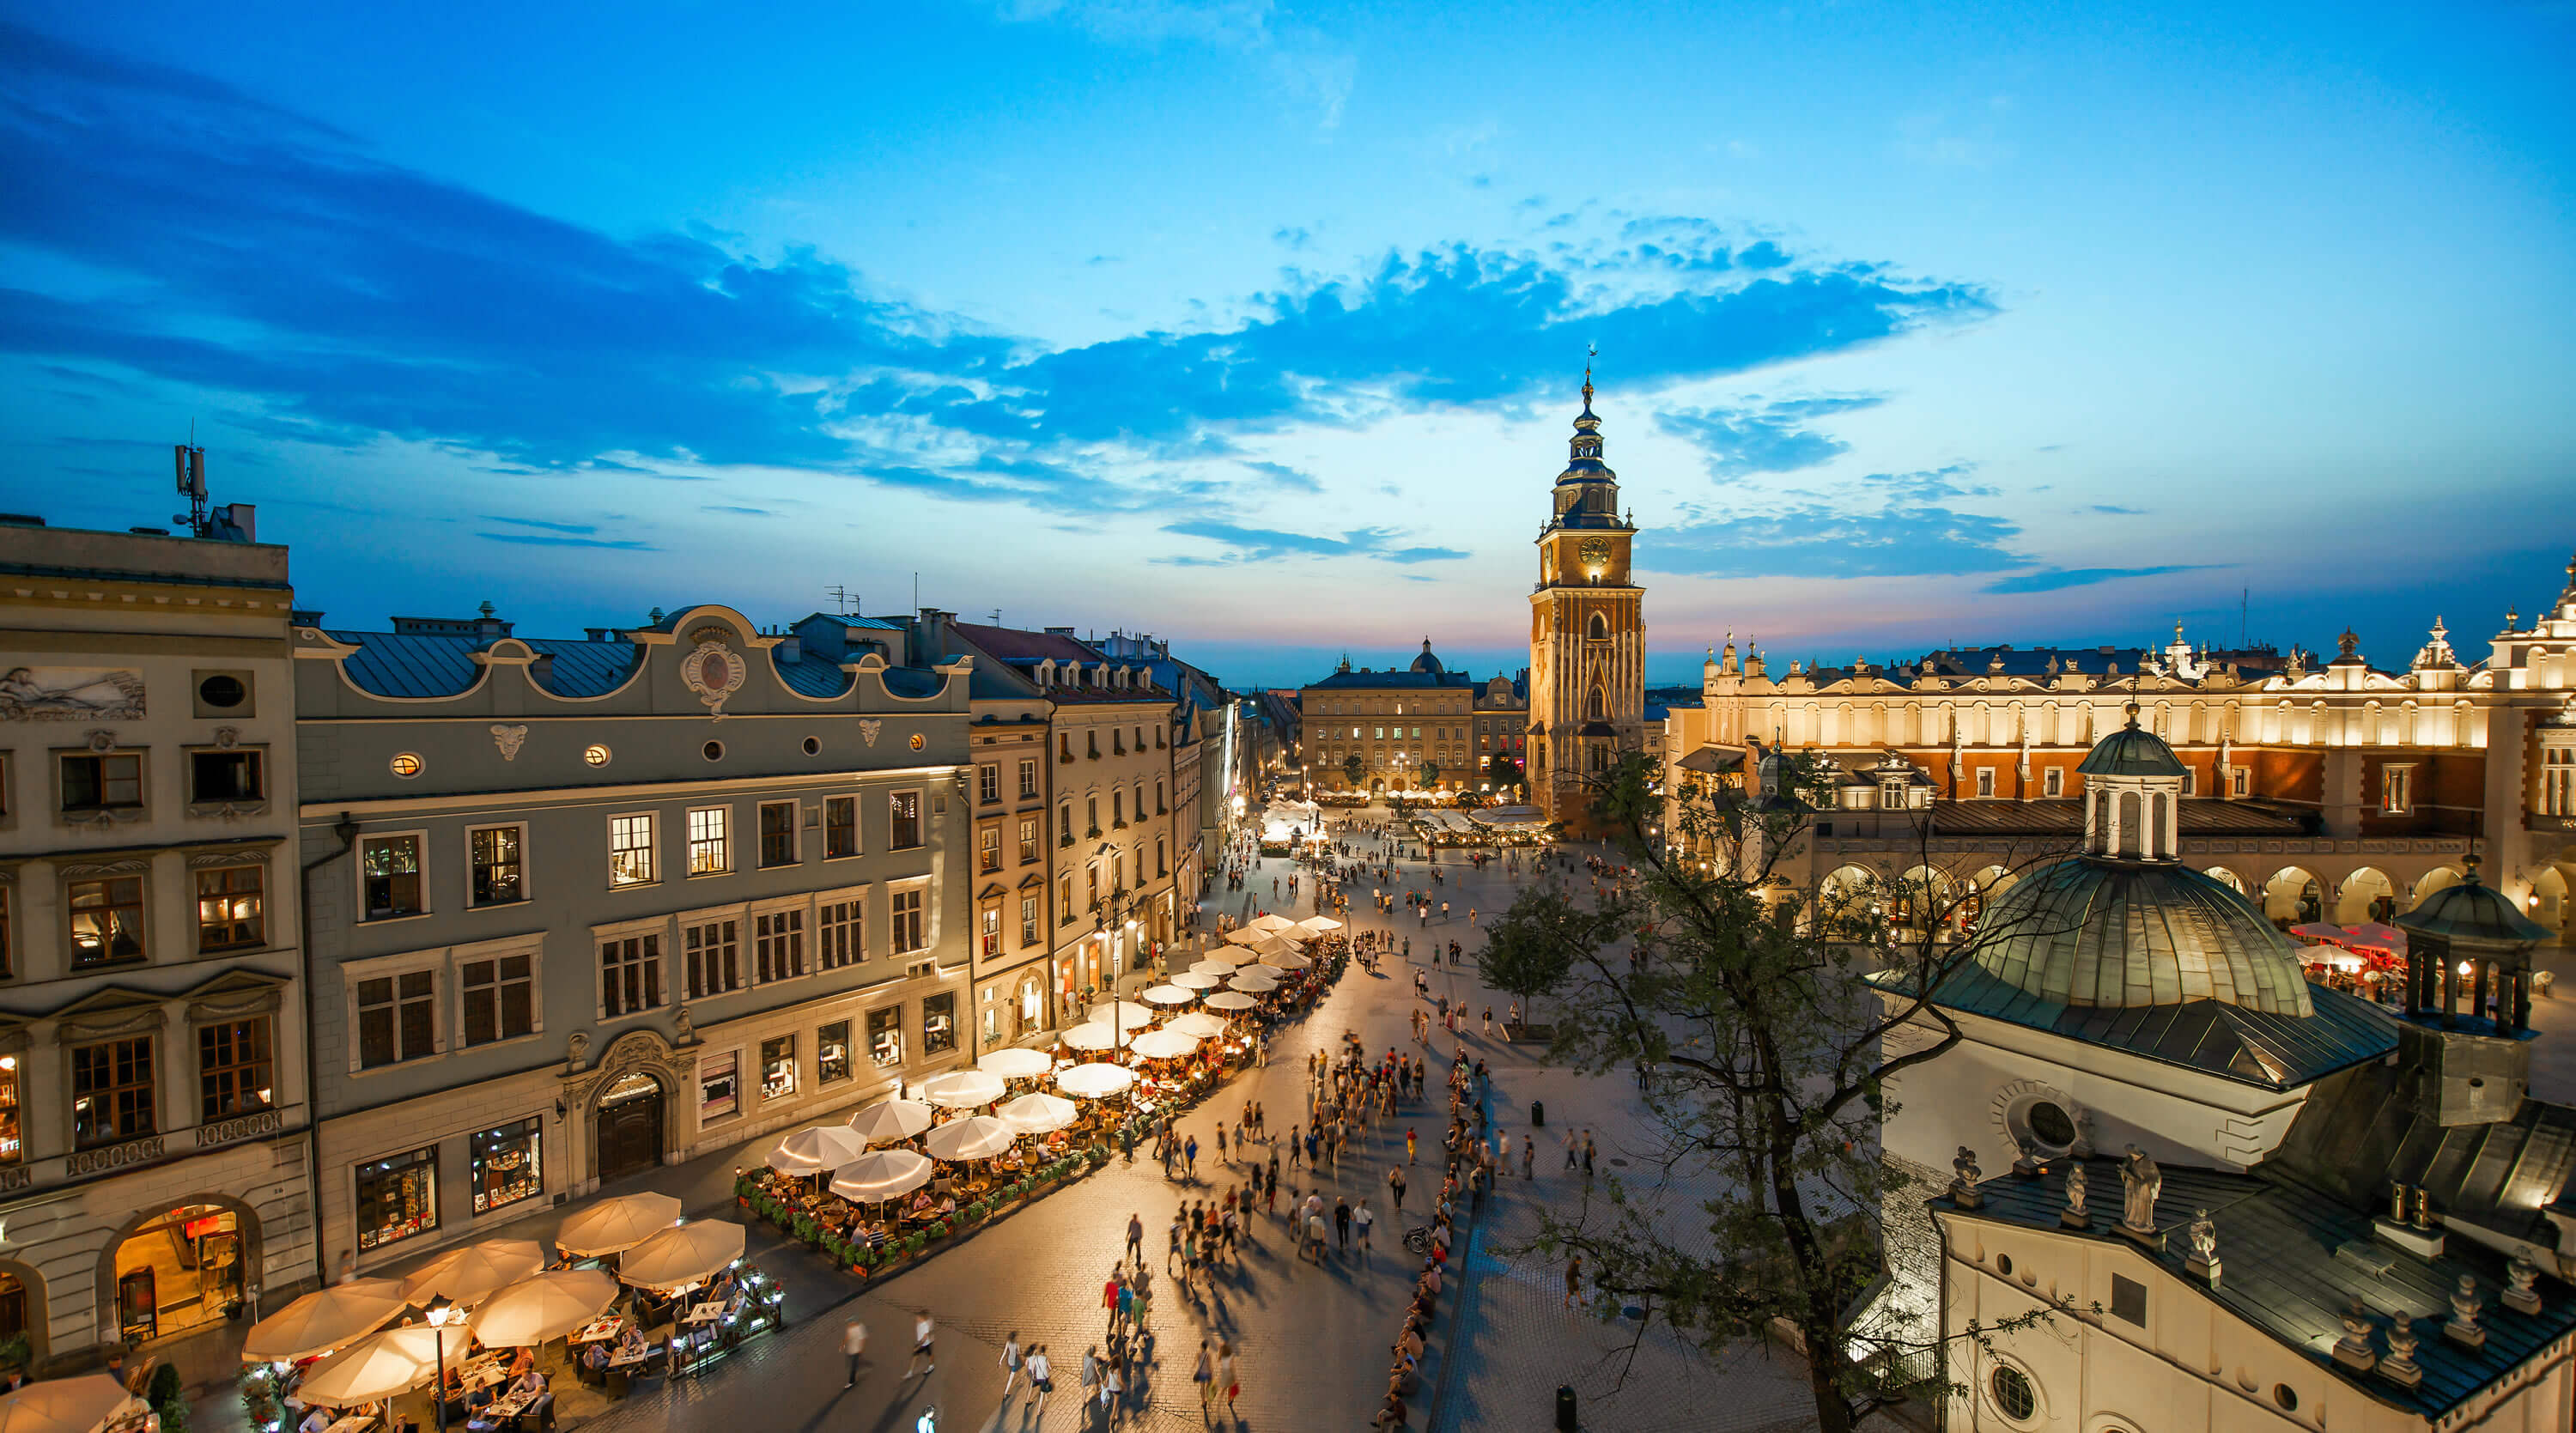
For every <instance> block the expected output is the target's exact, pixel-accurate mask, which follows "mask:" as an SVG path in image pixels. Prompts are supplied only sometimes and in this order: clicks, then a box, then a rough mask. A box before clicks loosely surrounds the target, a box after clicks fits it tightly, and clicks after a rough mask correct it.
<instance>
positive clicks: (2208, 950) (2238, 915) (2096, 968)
mask: <svg viewBox="0 0 2576 1433" xmlns="http://www.w3.org/2000/svg"><path fill="white" fill-rule="evenodd" d="M2131 734H2132V735H2136V736H2141V737H2144V738H2145V739H2146V740H2147V741H2149V742H2153V743H2154V745H2155V749H2156V750H2158V751H2163V752H2164V759H2165V760H2167V761H2172V760H2173V753H2172V752H2171V751H2169V750H2166V748H2165V744H2164V743H2163V742H2161V741H2158V740H2156V738H2155V737H2154V736H2153V735H2152V734H2150V733H2146V732H2132V733H2131ZM2113 739H2114V740H2116V739H2117V738H2116V737H2114V738H2113ZM2108 745H2109V743H2108V742H2105V743H2104V746H2105V747H2107V746H2108ZM2103 749H2104V748H2103V747H2096V748H2095V749H2094V756H2095V758H2097V759H2098V758H2099V757H2100V756H2101V755H2102V752H2103ZM2086 764H2087V765H2088V766H2089V765H2090V764H2091V763H2090V762H2089V761H2088V762H2087V763H2086ZM1979 928H1980V930H1981V931H1982V932H1985V933H1987V934H1986V939H1987V940H1988V941H1989V944H1987V945H1986V947H1985V948H1984V949H1982V950H1980V951H1978V952H1977V955H1976V963H1977V964H1978V965H1979V966H1981V967H1983V968H1984V969H1985V970H1986V972H1987V973H1988V974H1991V975H1993V976H1994V977H1995V978H1996V979H1998V980H2001V981H2003V982H2005V983H2006V984H2008V985H2011V986H2014V987H2016V988H2018V989H2020V990H2023V991H2026V992H2028V993H2029V994H2032V995H2035V996H2038V997H2040V998H2041V999H2044V1000H2054V1001H2059V1002H2062V1003H2064V1004H2067V1005H2078V1006H2093V1007H2098V1008H2113V1009H2136V1008H2141V1007H2146V1006H2156V1005H2180V1004H2183V1003H2184V1002H2186V1001H2193V1000H2214V1001H2217V1002H2219V1003H2220V1004H2224V1005H2236V1006H2241V1007H2243V1008H2245V1009H2248V1010H2260V1011H2265V1012H2267V1013H2271V1014H2276V1015H2309V1014H2313V1013H2314V1011H2315V1007H2314V1005H2313V1003H2312V1002H2311V1001H2310V999H2309V996H2308V982H2307V979H2306V977H2305V976H2304V975H2303V974H2301V972H2300V964H2299V948H2298V946H2297V945H2295V944H2293V943H2292V942H2291V941H2290V939H2289V938H2288V937H2286V936H2284V935H2282V934H2281V933H2280V932H2279V931H2278V930H2275V929H2273V927H2272V923H2271V922H2270V921H2269V920H2267V919H2265V918H2264V916H2263V913H2262V912H2261V911H2259V910H2257V909H2255V908H2254V906H2253V904H2252V903H2251V902H2249V901H2247V900H2246V899H2245V897H2243V896H2241V895H2239V894H2237V893H2236V891H2235V890H2234V889H2232V888H2230V887H2228V886H2226V885H2223V884H2221V883H2220V882H2219V881H2217V880H2215V879H2213V878H2211V877H2209V876H2205V875H2202V874H2201V873H2200V872H2198V871H2195V870H2192V869H2191V868H2190V867H2188V866H2184V865H2181V864H2179V863H2167V862H2133V861H2106V860H2095V859H2092V858H2089V857H2077V858H2075V859H2072V860H2066V861H2059V862H2057V863H2055V864H2053V865H2049V866H2043V867H2041V868H2040V869H2038V870H2036V871H2033V872H2031V873H2030V874H2029V875H2027V876H2024V877H2023V878H2022V879H2021V880H2020V881H2018V882H2016V883H2014V884H2013V885H2012V886H2011V887H2009V888H2008V889H2006V890H2005V891H2004V893H2003V894H2002V895H2000V896H1998V897H1996V898H1995V899H1994V900H1993V901H1991V902H1989V903H1988V904H1987V907H1986V914H1985V916H1984V918H1983V919H1982V920H1981V921H1980V922H1979Z"/></svg>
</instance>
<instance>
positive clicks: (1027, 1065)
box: [975, 1046, 1055, 1080]
mask: <svg viewBox="0 0 2576 1433" xmlns="http://www.w3.org/2000/svg"><path fill="white" fill-rule="evenodd" d="M975 1068H976V1069H979V1070H989V1071H991V1072H992V1073H994V1074H996V1075H999V1076H1001V1077H1002V1078H1003V1079H1006V1080H1024V1079H1027V1078H1028V1077H1030V1076H1031V1075H1043V1074H1045V1073H1046V1072H1047V1071H1049V1070H1052V1069H1054V1068H1055V1061H1053V1060H1050V1059H1048V1058H1047V1053H1046V1051H1044V1050H1030V1049H1024V1048H1021V1047H1018V1046H1014V1047H1012V1048H1010V1049H1008V1050H996V1051H994V1052H993V1053H992V1054H989V1055H986V1056H985V1057H984V1058H983V1059H980V1060H977V1061H976V1062H975Z"/></svg>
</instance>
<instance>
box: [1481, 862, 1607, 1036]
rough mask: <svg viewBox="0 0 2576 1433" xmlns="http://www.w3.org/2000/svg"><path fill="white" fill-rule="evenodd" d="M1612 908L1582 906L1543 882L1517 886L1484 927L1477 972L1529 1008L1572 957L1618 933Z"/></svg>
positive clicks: (1557, 981) (1560, 977) (1561, 977)
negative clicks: (1502, 908) (1518, 889)
mask: <svg viewBox="0 0 2576 1433" xmlns="http://www.w3.org/2000/svg"><path fill="white" fill-rule="evenodd" d="M1616 919H1617V917H1616V915H1615V914H1614V913H1609V912H1600V911H1587V910H1585V909H1583V908H1582V907H1580V906H1577V905H1576V904H1574V903H1573V902H1572V901H1569V900H1566V899H1565V898H1564V897H1562V896H1560V895H1558V894H1557V893H1556V892H1555V891H1554V890H1553V889H1552V888H1550V887H1547V886H1532V887H1530V888H1529V889H1528V890H1525V891H1523V892H1521V894H1520V896H1519V898H1518V899H1516V900H1514V901H1513V902H1512V903H1511V906H1510V908H1509V909H1507V910H1505V911H1504V912H1503V913H1502V914H1501V915H1498V916H1496V917H1495V918H1494V920H1493V923H1492V924H1490V925H1488V926H1486V927H1485V944H1484V947H1483V948H1482V949H1480V950H1478V951H1477V952H1476V973H1477V974H1478V975H1480V976H1482V977H1484V981H1485V983H1486V984H1487V985H1490V986H1493V987H1494V988H1495V989H1497V990H1507V991H1509V992H1511V993H1512V994H1514V995H1516V996H1519V997H1520V1001H1521V1008H1522V1010H1523V1011H1524V1012H1533V1011H1534V1007H1535V1004H1536V1001H1537V999H1538V997H1539V996H1541V995H1544V994H1546V993H1548V992H1549V991H1551V990H1554V989H1556V988H1557V987H1558V986H1560V985H1563V984H1564V983H1565V980H1566V977H1567V976H1568V975H1569V974H1571V973H1572V971H1573V969H1574V963H1575V961H1576V960H1577V959H1579V958H1581V957H1582V956H1584V955H1585V954H1587V953H1589V952H1591V951H1593V950H1596V949H1598V948H1600V947H1601V946H1603V945H1606V944H1608V943H1609V942H1611V941H1614V940H1616V939H1618V938H1619V932H1618V929H1617V927H1616V925H1615V924H1614V923H1613V922H1615V920H1616Z"/></svg>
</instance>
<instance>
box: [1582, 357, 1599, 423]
mask: <svg viewBox="0 0 2576 1433" xmlns="http://www.w3.org/2000/svg"><path fill="white" fill-rule="evenodd" d="M1600 356H1601V348H1600V345H1598V344H1591V343H1587V344H1585V345H1583V406H1584V407H1586V408H1590V407H1591V406H1592V360H1594V359H1595V358H1598V357H1600Z"/></svg>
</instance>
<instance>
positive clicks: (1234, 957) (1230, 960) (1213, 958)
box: [1190, 946, 1261, 975]
mask: <svg viewBox="0 0 2576 1433" xmlns="http://www.w3.org/2000/svg"><path fill="white" fill-rule="evenodd" d="M1260 958H1261V957H1259V956H1257V955H1254V954H1253V953H1252V952H1251V951H1248V950H1236V949H1234V948H1233V947H1231V946H1228V947H1227V948H1225V949H1223V950H1211V951H1209V952H1208V953H1207V957H1206V958H1205V959H1203V960H1200V961H1198V962H1197V963H1195V964H1193V965H1192V966H1191V967H1190V969H1192V970H1195V971H1197V972H1198V973H1199V974H1201V975H1223V974H1225V973H1226V972H1227V971H1229V970H1232V969H1234V968H1235V967H1236V966H1238V965H1249V964H1251V963H1252V962H1253V961H1256V960H1259V959H1260Z"/></svg>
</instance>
